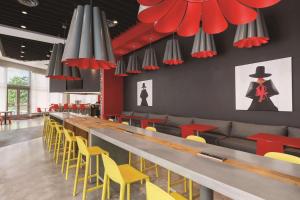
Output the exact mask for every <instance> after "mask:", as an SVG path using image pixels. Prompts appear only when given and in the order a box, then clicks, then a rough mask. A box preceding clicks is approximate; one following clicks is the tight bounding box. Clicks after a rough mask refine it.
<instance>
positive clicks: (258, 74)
mask: <svg viewBox="0 0 300 200" xmlns="http://www.w3.org/2000/svg"><path fill="white" fill-rule="evenodd" d="M249 76H250V77H252V78H265V77H269V76H272V74H269V73H265V67H264V66H258V67H256V72H255V74H250V75H249Z"/></svg>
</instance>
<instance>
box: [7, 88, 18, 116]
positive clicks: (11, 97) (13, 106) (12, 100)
mask: <svg viewBox="0 0 300 200" xmlns="http://www.w3.org/2000/svg"><path fill="white" fill-rule="evenodd" d="M17 94H18V93H17V90H16V89H8V90H7V107H8V111H12V112H13V115H16V114H17V113H18V112H17V110H18V100H17Z"/></svg>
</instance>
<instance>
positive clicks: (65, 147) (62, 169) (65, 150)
mask: <svg viewBox="0 0 300 200" xmlns="http://www.w3.org/2000/svg"><path fill="white" fill-rule="evenodd" d="M67 145H68V142H67V140H65V142H64V152H63V159H62V164H61V173H62V174H63V173H64V171H65V162H66V154H67Z"/></svg>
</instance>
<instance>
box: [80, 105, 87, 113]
mask: <svg viewBox="0 0 300 200" xmlns="http://www.w3.org/2000/svg"><path fill="white" fill-rule="evenodd" d="M79 110H80V112H81V114H86V111H87V106H86V104H82V103H81V104H79Z"/></svg>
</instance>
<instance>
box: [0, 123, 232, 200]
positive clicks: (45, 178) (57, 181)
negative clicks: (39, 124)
mask: <svg viewBox="0 0 300 200" xmlns="http://www.w3.org/2000/svg"><path fill="white" fill-rule="evenodd" d="M28 123H30V122H28ZM22 130H24V131H25V130H30V129H19V130H15V131H19V132H22ZM40 131H41V130H40ZM0 134H1V132H0ZM0 141H1V138H0ZM0 156H1V162H0V177H1V178H0V199H1V200H36V199H40V200H54V199H57V200H60V199H61V200H71V199H74V200H77V199H78V200H80V199H81V193H80V191H81V189H82V188H81V187H79V188H78V191H79V193H78V195H77V196H76V197H72V189H73V171H71V174H70V179H69V180H68V181H65V179H64V177H63V176H62V174H61V172H60V167H61V166H60V165H58V166H57V165H55V163H54V162H53V159H52V154H49V153H48V152H47V151H45V148H44V144H43V142H42V138H41V137H39V138H35V139H30V140H27V141H23V142H18V143H15V144H11V145H6V146H4V147H0ZM166 174H167V172H166V170H165V169H160V178H158V179H155V178H153V179H152V180H153V181H154V182H155V183H156V184H158V185H160V186H162V187H163V188H164V189H166V185H167V184H166ZM150 175H151V174H150ZM151 176H153V175H151ZM80 186H81V184H80ZM144 187H145V185H140V184H139V183H138V184H135V185H134V186H133V188H132V200H143V199H146V198H145V188H144ZM197 188H198V186H196V185H195V190H194V191H195V192H196V191H197ZM176 189H178V191H181V190H182V187H178V188H176ZM100 196H101V190H99V191H94V192H92V193H89V194H88V198H87V199H88V200H99V199H101V198H100ZM118 197H119V194H118V191H115V192H113V194H112V197H111V199H112V200H117V199H118ZM195 199H199V197H198V198H195ZM215 199H218V200H224V199H227V198H226V197H223V196H221V195H219V194H215Z"/></svg>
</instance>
